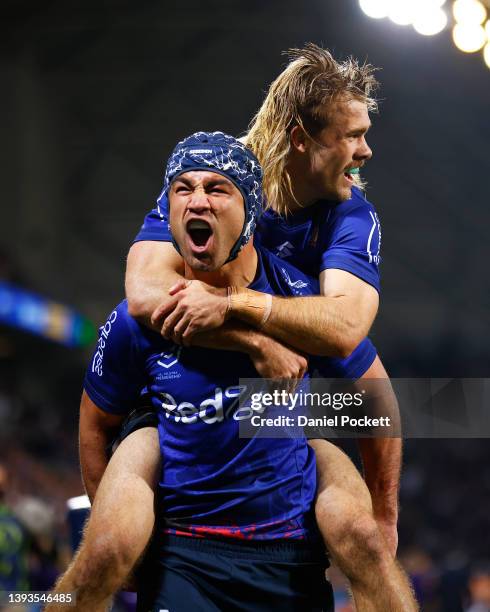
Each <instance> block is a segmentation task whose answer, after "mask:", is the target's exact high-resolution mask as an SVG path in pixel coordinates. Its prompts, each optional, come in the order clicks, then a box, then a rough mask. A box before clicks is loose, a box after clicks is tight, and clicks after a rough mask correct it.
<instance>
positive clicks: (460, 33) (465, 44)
mask: <svg viewBox="0 0 490 612" xmlns="http://www.w3.org/2000/svg"><path fill="white" fill-rule="evenodd" d="M453 40H454V44H455V45H456V47H458V49H459V50H460V51H464V52H465V53H475V51H479V50H480V49H481V48H482V47H483V45H484V44H485V43H486V42H487V35H486V33H485V30H484V29H483V27H482V26H481V25H478V24H473V25H462V24H460V23H457V24H456V25H455V26H454V28H453Z"/></svg>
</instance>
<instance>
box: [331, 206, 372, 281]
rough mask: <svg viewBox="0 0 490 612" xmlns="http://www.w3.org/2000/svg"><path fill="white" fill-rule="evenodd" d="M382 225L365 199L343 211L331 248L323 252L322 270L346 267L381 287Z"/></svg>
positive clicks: (348, 270) (347, 270)
mask: <svg viewBox="0 0 490 612" xmlns="http://www.w3.org/2000/svg"><path fill="white" fill-rule="evenodd" d="M380 248H381V225H380V222H379V217H378V215H377V213H376V211H375V210H374V207H373V206H372V205H371V204H370V203H369V202H367V201H366V200H363V201H362V204H361V205H359V206H357V207H356V208H354V209H352V210H349V211H348V212H346V213H344V214H343V215H342V216H341V217H340V218H339V219H338V221H337V223H336V224H335V227H334V228H333V233H332V235H331V240H330V241H329V245H328V248H327V249H326V250H325V251H324V252H323V253H322V256H321V261H320V272H321V271H323V270H327V269H330V268H336V269H339V270H345V271H346V272H350V273H351V274H354V275H355V276H357V277H359V278H360V279H362V280H363V281H365V282H366V283H369V284H370V285H372V286H373V287H374V288H375V289H376V290H377V291H378V292H379V291H380V279H379V263H380Z"/></svg>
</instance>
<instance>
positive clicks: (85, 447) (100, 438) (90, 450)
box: [79, 391, 123, 501]
mask: <svg viewBox="0 0 490 612" xmlns="http://www.w3.org/2000/svg"><path fill="white" fill-rule="evenodd" d="M122 420H123V417H119V416H116V415H110V414H106V413H104V412H103V411H101V410H100V409H99V408H97V407H96V405H95V404H94V403H93V402H92V400H91V399H90V398H89V396H88V395H87V393H86V392H85V391H84V392H83V394H82V400H81V404H80V425H79V452H80V468H81V472H82V480H83V484H84V486H85V489H86V491H87V495H88V496H89V499H90V501H92V500H93V498H94V497H95V492H96V491H97V487H98V486H99V482H100V481H101V479H102V475H103V474H104V471H105V469H106V467H107V464H108V462H109V452H108V448H109V445H110V444H111V442H112V441H113V440H114V437H115V435H116V433H117V432H118V431H119V427H120V425H121V422H122Z"/></svg>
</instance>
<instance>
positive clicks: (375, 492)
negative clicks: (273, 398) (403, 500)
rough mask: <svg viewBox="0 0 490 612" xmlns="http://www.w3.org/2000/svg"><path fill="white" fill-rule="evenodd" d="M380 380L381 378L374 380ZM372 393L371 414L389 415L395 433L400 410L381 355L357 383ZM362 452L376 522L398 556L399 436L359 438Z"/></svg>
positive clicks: (400, 452)
mask: <svg viewBox="0 0 490 612" xmlns="http://www.w3.org/2000/svg"><path fill="white" fill-rule="evenodd" d="M372 379H378V380H379V383H378V380H372ZM356 386H358V387H359V388H360V389H362V388H365V389H367V390H368V394H369V398H368V399H369V413H370V415H373V416H376V415H383V416H387V415H389V416H390V418H391V423H392V433H393V435H397V434H398V435H399V432H400V413H399V409H398V403H397V400H396V396H395V394H394V392H393V389H392V387H391V383H390V381H389V378H388V375H387V373H386V370H385V369H384V367H383V364H382V363H381V361H380V359H379V357H376V359H375V361H374V363H373V364H372V366H371V367H370V368H369V369H368V370H367V372H366V373H365V374H364V376H363V377H362V378H361V379H359V380H358V381H357V382H356ZM358 445H359V452H360V454H361V459H362V463H363V467H364V478H365V480H366V484H367V486H368V489H369V491H370V493H371V498H372V502H373V512H374V517H375V519H376V521H377V522H378V524H379V526H380V528H381V529H382V531H383V534H384V535H385V537H386V539H387V541H388V544H389V545H390V549H391V551H392V553H393V555H395V553H396V548H397V544H398V536H397V521H398V490H399V486H400V471H401V462H402V440H401V438H400V437H392V438H388V437H383V438H359V439H358Z"/></svg>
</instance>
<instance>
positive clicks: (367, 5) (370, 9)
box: [359, 0, 390, 19]
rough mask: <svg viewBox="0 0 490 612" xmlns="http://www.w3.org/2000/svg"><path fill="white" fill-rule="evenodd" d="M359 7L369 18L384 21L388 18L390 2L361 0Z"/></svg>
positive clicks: (384, 0)
mask: <svg viewBox="0 0 490 612" xmlns="http://www.w3.org/2000/svg"><path fill="white" fill-rule="evenodd" d="M359 6H360V7H361V9H362V10H363V11H364V12H365V13H366V15H367V16H368V17H372V18H373V19H382V18H383V17H387V16H388V10H389V7H390V0H359Z"/></svg>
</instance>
